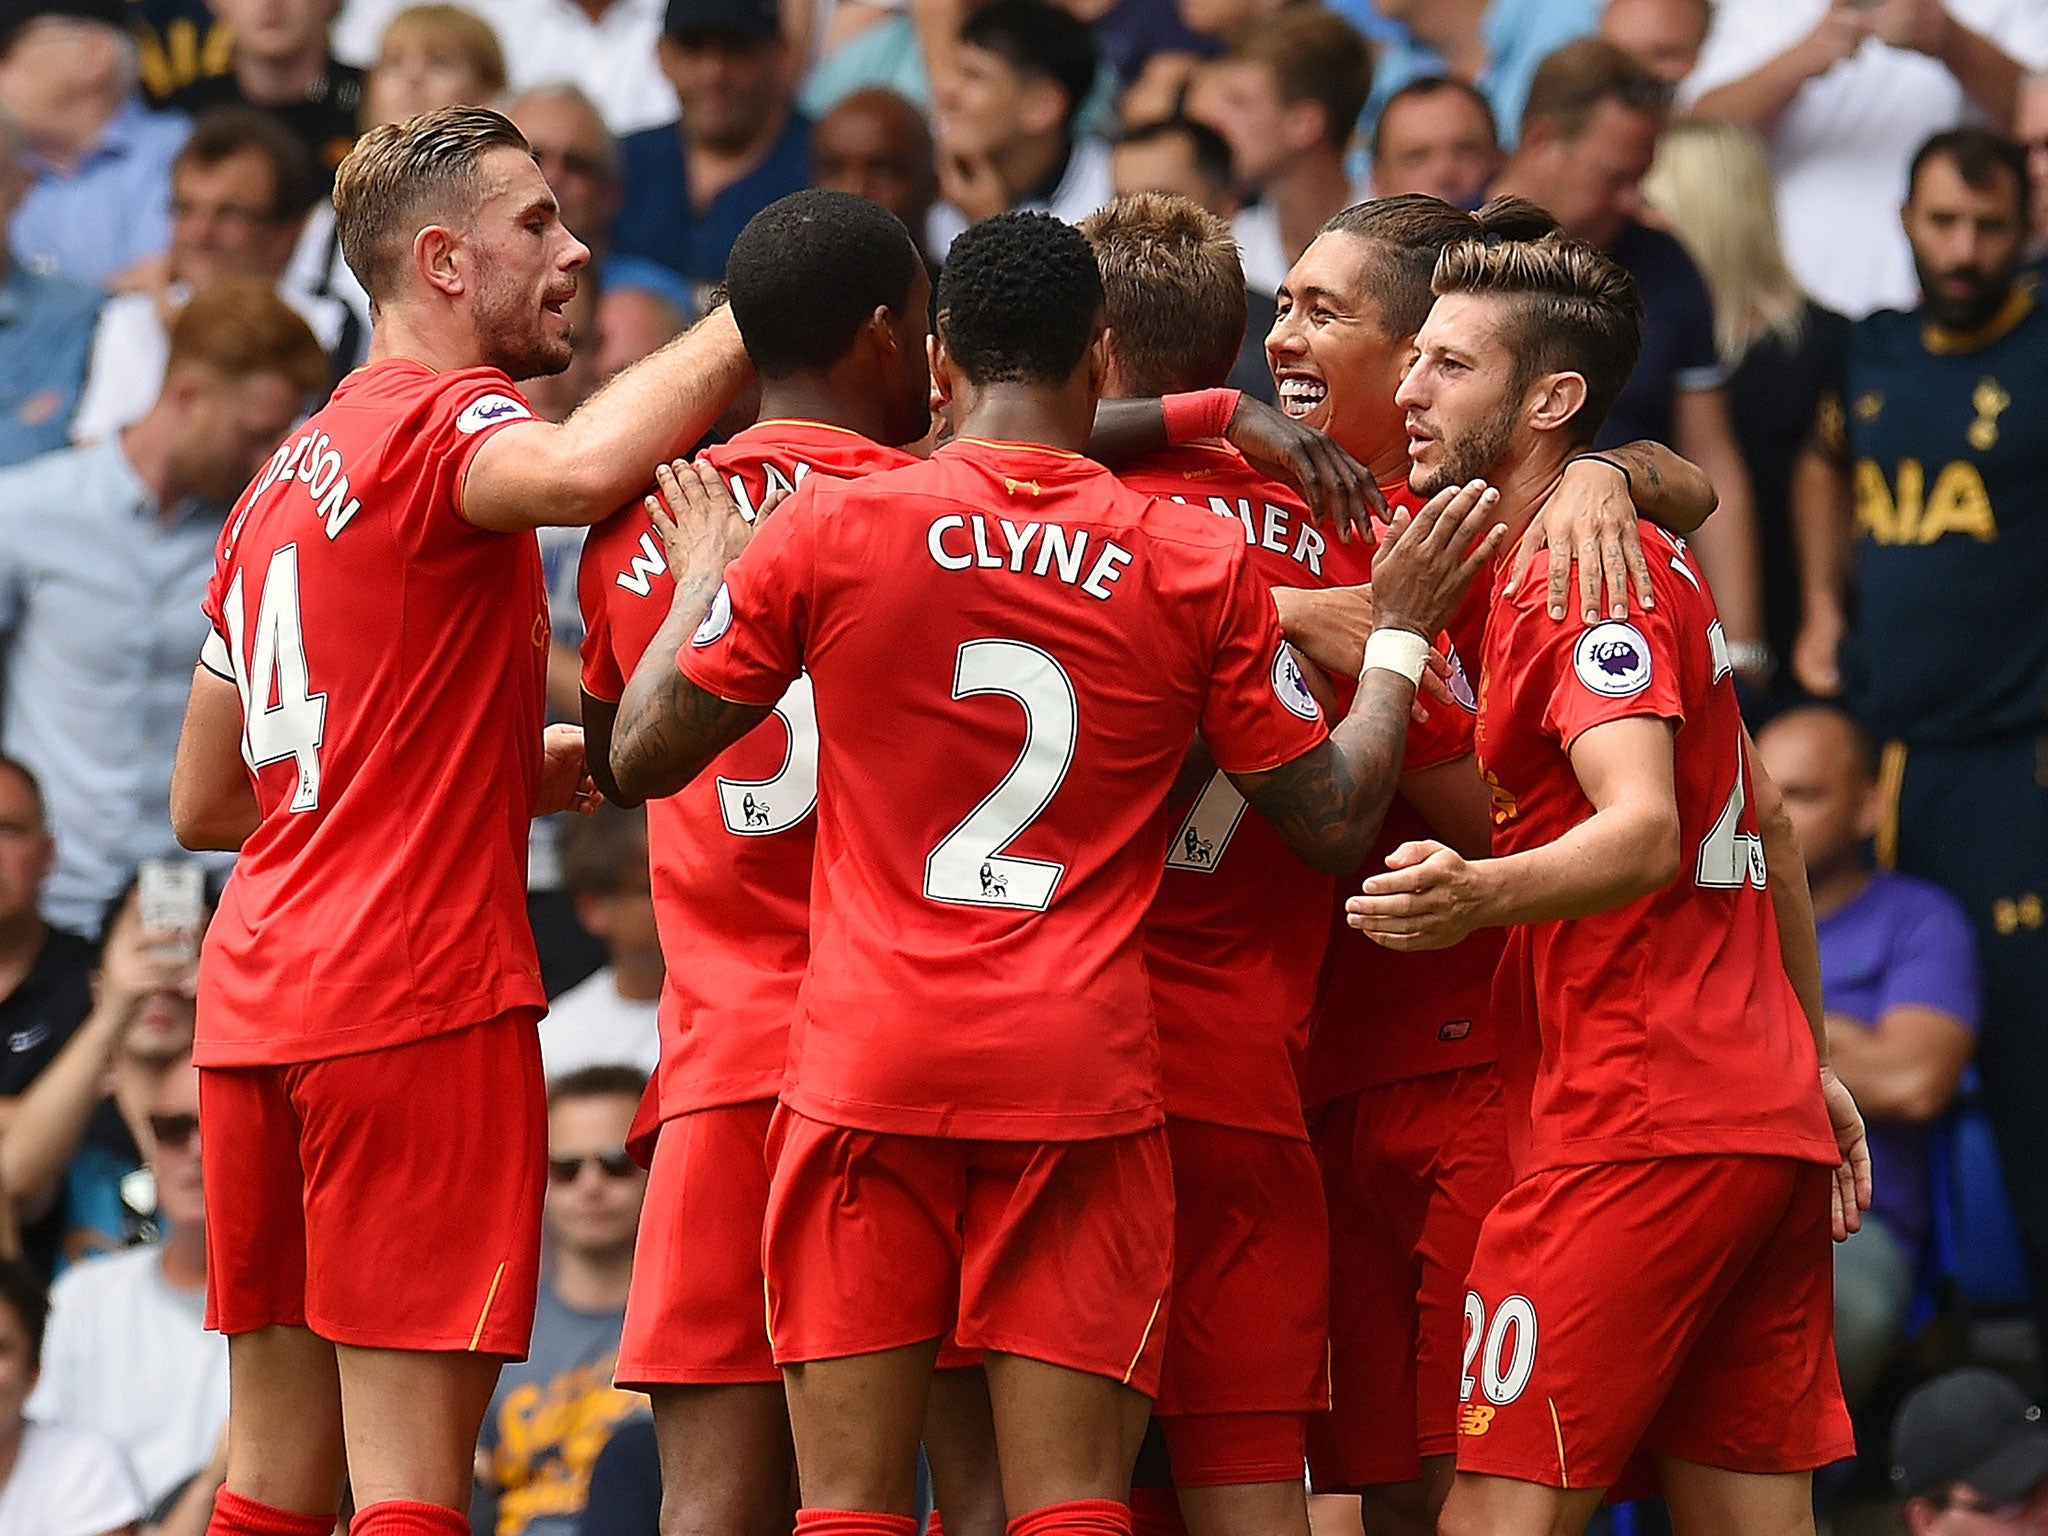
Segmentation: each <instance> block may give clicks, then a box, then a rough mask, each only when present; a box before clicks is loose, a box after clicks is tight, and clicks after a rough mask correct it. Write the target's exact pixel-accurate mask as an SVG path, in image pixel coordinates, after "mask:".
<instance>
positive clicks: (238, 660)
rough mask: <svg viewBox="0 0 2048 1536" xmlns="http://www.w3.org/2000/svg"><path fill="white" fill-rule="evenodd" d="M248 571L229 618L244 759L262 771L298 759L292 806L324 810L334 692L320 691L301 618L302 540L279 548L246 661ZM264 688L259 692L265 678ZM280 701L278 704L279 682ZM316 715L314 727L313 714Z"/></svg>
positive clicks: (225, 609)
mask: <svg viewBox="0 0 2048 1536" xmlns="http://www.w3.org/2000/svg"><path fill="white" fill-rule="evenodd" d="M244 574H245V572H244V571H242V570H237V571H236V572H235V579H234V580H233V581H232V582H230V583H229V585H228V591H227V596H226V598H225V599H224V600H223V601H222V603H221V617H222V618H224V619H225V620H226V621H227V626H228V662H229V670H230V671H232V672H233V673H234V675H235V688H236V690H237V691H238V692H240V694H241V695H242V760H243V761H244V762H246V763H247V764H248V765H249V767H250V768H251V769H252V770H254V769H260V768H267V767H269V766H270V765H271V764H272V763H281V762H283V761H284V760H285V759H286V758H292V759H294V760H295V763H296V766H297V770H298V783H297V785H296V786H295V787H294V789H293V791H292V798H291V801H290V803H289V809H291V810H293V811H311V810H317V809H318V808H319V805H320V748H321V745H322V744H323V742H324V741H325V738H326V731H327V695H326V694H324V693H314V692H313V691H312V672H311V669H310V667H309V666H308V665H307V661H306V637H305V625H304V623H303V621H302V620H301V619H300V617H299V546H298V545H297V544H285V545H281V546H280V547H279V548H277V549H276V550H274V551H273V552H272V553H271V556H270V564H269V566H268V567H267V568H266V570H265V571H264V575H263V595H262V597H261V598H260V599H258V601H257V605H256V634H255V637H254V643H253V645H252V646H251V647H250V654H249V655H248V656H247V659H246V660H245V659H244V651H243V645H242V641H243V636H244V631H245V628H246V625H245V622H244V620H245V614H246V612H247V609H246V600H245V598H244V597H243V594H242V578H243V575H244ZM259 679H260V680H261V682H262V692H261V693H260V695H259V693H258V692H257V688H256V684H257V682H258V680H259ZM273 682H275V683H276V685H277V703H275V704H272V703H271V702H270V692H271V684H272V683H273ZM309 714H310V725H309V724H308V716H309Z"/></svg>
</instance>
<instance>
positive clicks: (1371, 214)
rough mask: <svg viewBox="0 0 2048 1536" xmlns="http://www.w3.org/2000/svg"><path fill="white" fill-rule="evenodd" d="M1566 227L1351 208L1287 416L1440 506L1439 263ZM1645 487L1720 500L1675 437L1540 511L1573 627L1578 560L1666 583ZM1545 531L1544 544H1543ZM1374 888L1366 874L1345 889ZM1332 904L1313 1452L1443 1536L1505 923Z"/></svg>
mask: <svg viewBox="0 0 2048 1536" xmlns="http://www.w3.org/2000/svg"><path fill="white" fill-rule="evenodd" d="M1549 228H1551V221H1550V219H1549V218H1548V216H1547V215H1545V214H1543V213H1542V212H1541V211H1540V210H1537V209H1534V208H1532V207H1530V206H1529V205H1527V204H1518V203H1515V202H1512V201H1503V202H1501V203H1497V204H1492V205H1489V206H1488V207H1487V208H1486V209H1484V210H1482V211H1481V212H1480V213H1479V214H1477V215H1474V214H1468V213H1465V212H1462V211H1460V210H1458V209H1455V208H1452V207H1450V206H1449V205H1448V204H1446V203H1443V202H1440V201H1438V200H1437V199H1435V198H1432V197H1421V196H1403V197H1391V198H1382V199H1378V200H1375V201H1373V202H1369V203H1363V204H1360V205H1359V206H1358V207H1356V208H1350V209H1347V210H1345V211H1344V212H1343V213H1340V214H1339V215H1337V217H1336V218H1335V219H1333V220H1332V221H1331V223H1330V225H1329V227H1328V228H1326V229H1325V230H1324V232H1323V233H1322V234H1320V235H1318V236H1317V238H1316V239H1315V241H1314V242H1313V243H1312V244H1311V245H1310V247H1309V249H1308V250H1307V251H1306V252H1305V253H1304V254H1303V255H1302V257H1301V259H1300V260H1299V261H1298V262H1296V263H1295V266H1294V269H1293V270H1292V271H1291V272H1290V273H1289V274H1288V278H1287V282H1286V284H1285V285H1284V286H1283V287H1282V289H1281V293H1280V318H1279V320H1278V322H1277V323H1276V324H1275V325H1274V327H1273V330H1272V333H1271V335H1270V336H1269V337H1268V338H1267V344H1266V345H1267V357H1268V360H1269V361H1270V362H1271V364H1272V367H1273V372H1274V376H1275V378H1276V380H1277V381H1278V384H1279V388H1280V395H1281V401H1282V404H1283V407H1284V408H1285V409H1286V410H1287V411H1288V412H1289V414H1291V415H1294V416H1295V417H1297V418H1298V419H1301V420H1304V421H1306V422H1307V423H1309V424H1310V425H1312V426H1317V427H1320V428H1322V429H1323V430H1324V431H1326V432H1328V433H1329V434H1330V435H1331V436H1332V437H1334V438H1335V439H1336V440H1337V441H1338V442H1339V443H1340V444H1341V445H1342V446H1343V447H1345V448H1348V449H1350V450H1351V452H1353V453H1354V454H1356V455H1357V456H1358V457H1359V458H1360V459H1362V460H1364V461H1366V462H1367V463H1368V464H1369V465H1370V466H1371V467H1372V470H1373V472H1374V474H1375V475H1376V476H1377V478H1378V479H1379V480H1380V482H1381V489H1382V491H1383V492H1384V494H1385V495H1386V496H1387V498H1388V500H1389V503H1390V504H1392V505H1397V506H1415V505H1417V504H1419V499H1418V498H1417V497H1416V496H1415V495H1414V493H1413V492H1412V491H1410V490H1409V488H1408V484H1407V441H1408V440H1407V433H1406V432H1405V431H1404V430H1403V426H1402V413H1401V410H1400V407H1399V406H1397V405H1396V404H1395V403H1394V392H1395V390H1396V389H1397V388H1398V386H1399V384H1400V380H1401V375H1402V371H1403V370H1404V369H1405V368H1406V366H1407V363H1408V360H1409V359H1410V357H1411V356H1412V355H1413V352H1414V337H1415V332H1416V331H1417V330H1418V329H1419V328H1420V327H1421V325H1422V322H1423V320H1424V318H1425V317H1426V316H1427V315H1428V313H1429V309H1430V306H1431V304H1432V303H1433V302H1434V301H1435V300H1434V295H1433V294H1432V293H1431V292H1430V286H1429V285H1430V276H1431V273H1432V272H1433V270H1434V269H1435V266H1436V261H1437V257H1438V255H1439V254H1440V253H1441V251H1442V250H1443V249H1444V248H1445V246H1447V245H1449V244H1452V243H1454V242H1456V241H1458V240H1461V239H1467V238H1472V237H1474V236H1478V235H1486V236H1490V237H1493V238H1497V239H1517V238H1527V237H1532V236H1535V235H1540V234H1542V233H1544V232H1545V231H1547V230H1548V229H1549ZM1631 494H1635V495H1638V496H1640V498H1641V501H1642V503H1643V507H1642V511H1643V515H1645V516H1648V517H1652V518H1657V519H1662V520H1663V521H1664V522H1666V523H1667V524H1669V525H1670V526H1672V527H1674V528H1678V529H1688V528H1691V527H1694V526H1696V525H1697V524H1698V523H1699V521H1700V520H1701V519H1702V518H1703V517H1705V516H1706V515H1707V513H1708V512H1710V511H1711V510H1712V509H1713V504H1714V501H1713V492H1712V489H1711V487H1709V486H1708V485H1707V483H1706V480H1705V477H1704V476H1702V475H1701V474H1700V473H1699V472H1698V471H1697V470H1696V469H1694V468H1693V467H1692V466H1691V465H1689V464H1687V463H1686V462H1685V461H1684V460H1682V459H1679V458H1677V457H1676V456H1675V455H1673V454H1672V453H1670V452H1669V450H1667V449H1664V448H1662V447H1660V446H1659V445H1657V444H1652V443H1638V444H1631V445H1629V446H1628V447H1625V448H1620V449H1615V450H1613V451H1612V453H1611V454H1609V455H1606V456H1604V457H1603V459H1602V460H1600V461H1586V462H1574V463H1573V464H1571V465H1569V466H1567V468H1566V470H1565V474H1564V478H1563V481H1562V485H1561V487H1560V489H1559V491H1558V493H1557V494H1556V495H1555V496H1554V497H1552V498H1551V500H1550V501H1549V503H1547V504H1546V506H1545V507H1544V509H1543V512H1542V514H1541V515H1540V522H1543V523H1549V524H1551V525H1553V526H1557V527H1560V528H1562V529H1564V530H1566V531H1564V532H1562V533H1561V534H1560V535H1559V537H1558V538H1557V539H1556V540H1555V541H1554V542H1553V543H1552V544H1551V549H1550V554H1551V563H1550V568H1549V570H1550V578H1551V581H1550V588H1549V592H1550V596H1551V613H1552V616H1553V617H1554V618H1557V619H1560V620H1564V619H1565V618H1566V614H1565V596H1566V581H1567V574H1568V569H1569V567H1570V565H1571V564H1572V563H1573V556H1575V555H1576V556H1578V557H1579V559H1578V564H1579V573H1580V577H1581V582H1582V586H1581V600H1582V602H1584V603H1586V604H1592V603H1594V602H1595V600H1596V597H1597V592H1596V589H1595V586H1594V585H1593V583H1594V582H1595V581H1598V580H1602V579H1604V581H1605V584H1606V587H1607V591H1608V596H1609V601H1610V602H1614V601H1619V602H1623V603H1625V602H1626V600H1627V592H1626V590H1625V587H1626V583H1627V582H1628V580H1629V573H1630V571H1631V570H1633V571H1634V572H1635V573H1636V578H1635V579H1636V581H1637V583H1638V589H1639V590H1640V589H1641V587H1642V585H1643V584H1645V583H1647V581H1648V579H1649V578H1648V568H1647V565H1646V564H1645V562H1644V560H1643V557H1642V554H1641V551H1640V545H1639V542H1638V540H1637V537H1636V522H1635V519H1636V514H1637V508H1636V507H1635V506H1633V505H1631V500H1630V497H1631ZM1532 526H1536V525H1532ZM1537 542H1538V540H1537V538H1534V537H1532V538H1531V539H1528V540H1525V542H1524V546H1523V554H1524V557H1525V558H1526V557H1527V556H1528V555H1529V554H1530V553H1531V552H1532V551H1533V550H1534V548H1535V547H1536V544H1537ZM1488 599H1489V594H1487V593H1486V592H1485V591H1483V590H1479V589H1475V591H1474V592H1473V593H1472V594H1471V595H1470V596H1469V597H1468V598H1467V599H1466V602H1465V604H1464V606H1463V607H1462V608H1461V609H1460V610H1459V612H1458V613H1457V614H1456V615H1455V616H1454V617H1453V619H1452V620H1451V622H1450V624H1449V626H1448V635H1449V639H1450V642H1451V649H1452V655H1453V656H1454V657H1455V658H1456V659H1457V661H1458V663H1459V667H1458V674H1457V681H1458V682H1459V684H1460V685H1461V696H1462V698H1463V700H1464V702H1465V704H1466V706H1467V709H1468V710H1469V709H1470V708H1471V706H1472V705H1473V702H1474V701H1473V696H1472V693H1471V691H1470V681H1469V680H1470V679H1473V678H1476V677H1477V676H1478V675H1479V663H1480V658H1481V643H1482V639H1483V636H1484V634H1485V627H1486V613H1487V608H1488ZM1594 617H1597V612H1588V613H1587V618H1588V620H1589V621H1590V620H1591V619H1592V618H1594ZM1470 718H1471V717H1470V714H1469V713H1467V714H1466V716H1465V719H1466V722H1467V723H1468V725H1469V721H1470ZM1473 776H1474V770H1473V767H1472V763H1471V759H1470V756H1469V746H1468V748H1467V751H1466V753H1465V754H1462V755H1460V756H1458V758H1457V759H1456V760H1455V761H1448V762H1441V763H1439V764H1438V765H1436V766H1434V767H1419V768H1418V769H1417V771H1415V772H1412V773H1411V774H1410V775H1409V778H1408V780H1407V781H1405V782H1404V785H1403V794H1402V796H1401V798H1399V799H1397V800H1396V801H1395V803H1394V805H1393V806H1392V808H1391V809H1390V810H1389V811H1388V813H1387V820H1386V824H1385V826H1384V827H1383V828H1382V830H1381V835H1380V839H1379V842H1378V844H1377V845H1376V846H1375V848H1374V849H1373V852H1372V855H1371V857H1370V858H1369V859H1368V861H1367V866H1366V867H1367V870H1368V871H1377V870H1379V869H1381V868H1382V867H1383V866H1384V861H1385V858H1386V856H1387V855H1388V854H1389V853H1391V852H1392V851H1393V850H1394V849H1395V848H1397V847H1399V846H1400V845H1401V844H1402V843H1403V842H1406V841H1410V840H1413V839H1418V838H1424V837H1431V836H1444V832H1442V831H1437V830H1433V827H1432V823H1435V824H1436V825H1437V826H1441V827H1445V828H1449V827H1453V826H1455V825H1456V824H1455V823H1453V822H1451V821H1449V820H1448V819H1446V817H1445V815H1444V812H1443V811H1442V810H1441V809H1440V808H1439V804H1438V803H1433V801H1432V797H1434V801H1435V802H1441V800H1442V798H1443V796H1444V795H1445V794H1446V793H1447V792H1449V786H1451V785H1455V784H1464V783H1469V781H1470V780H1471V779H1472V778H1473ZM1445 840H1446V841H1448V842H1452V843H1453V844H1454V845H1456V846H1467V845H1466V844H1465V843H1464V842H1463V841H1462V840H1461V839H1460V838H1459V837H1456V836H1449V837H1445ZM1483 846H1484V845H1483V843H1482V844H1481V845H1480V846H1479V847H1478V848H1477V849H1474V848H1470V847H1468V848H1467V851H1483ZM1355 889H1356V887H1355V885H1352V884H1350V883H1348V882H1347V883H1346V885H1345V890H1344V891H1343V892H1342V893H1341V894H1346V895H1348V894H1350V892H1351V891H1352V890H1355ZM1329 916H1330V919H1331V922H1332V931H1331V934H1330V942H1329V946H1328V951H1327V954H1326V956H1325V958H1324V962H1323V975H1322V978H1321V984H1320V986H1319V988H1318V990H1317V997H1316V1004H1315V1017H1314V1021H1313V1027H1312V1029H1311V1032H1310V1039H1309V1049H1308V1057H1307V1063H1306V1066H1305V1068H1304V1071H1303V1074H1302V1094H1303V1099H1304V1101H1305V1103H1306V1105H1307V1107H1308V1110H1309V1117H1310V1126H1311V1129H1312V1134H1313V1137H1314V1140H1315V1148H1316V1155H1317V1158H1318V1160H1319V1161H1320V1163H1321V1164H1322V1169H1323V1177H1324V1182H1325V1193H1326V1198H1327V1202H1328V1210H1329V1220H1330V1243H1331V1266H1330V1267H1331V1274H1332V1275H1333V1277H1341V1284H1337V1285H1335V1286H1333V1289H1332V1293H1331V1313H1330V1358H1331V1375H1332V1382H1331V1399H1332V1411H1331V1412H1330V1413H1329V1414H1328V1415H1326V1416H1323V1417H1321V1418H1319V1419H1317V1420H1315V1421H1314V1422H1313V1424H1312V1426H1311V1431H1312V1432H1311V1442H1310V1461H1311V1465H1312V1467H1313V1470H1314V1484H1315V1487H1316V1490H1317V1491H1318V1492H1347V1493H1357V1494H1358V1495H1359V1496H1360V1500H1361V1508H1360V1515H1361V1518H1362V1521H1363V1524H1364V1528H1365V1530H1366V1532H1367V1533H1368V1536H1426V1533H1429V1532H1432V1531H1433V1530H1434V1529H1435V1521H1436V1511H1437V1509H1438V1508H1439V1507H1440V1506H1441V1505H1442V1502H1443V1498H1444V1495H1445V1493H1446V1492H1447V1491H1448V1489H1449V1487H1450V1480H1451V1472H1452V1453H1453V1452H1454V1450H1455V1448H1456V1427H1457V1413H1458V1388H1457V1382H1458V1376H1459V1361H1460V1348H1461V1344H1462V1340H1463V1334H1464V1297H1465V1276H1466V1271H1467V1269H1468V1267H1469V1266H1470V1263H1471V1257H1472V1248H1473V1245H1474V1243H1475V1242H1476V1241H1477V1240H1478V1234H1479V1223H1480V1220H1481V1218H1482V1217H1483V1216H1485V1214H1486V1212H1487V1211H1488V1210H1489V1209H1491V1208H1492V1206H1493V1203H1494V1202H1495V1201H1496V1200H1497V1199H1498V1198H1499V1197H1500V1196H1501V1195H1502V1194H1503V1193H1504V1192H1505V1191H1506V1189H1507V1187H1508V1183H1509V1146H1510V1141H1511V1139H1512V1137H1513V1134H1514V1132H1515V1128H1516V1126H1517V1125H1518V1123H1520V1122H1522V1121H1523V1120H1525V1119H1526V1089H1522V1090H1521V1091H1519V1092H1515V1091H1511V1090H1510V1088H1509V1087H1508V1085H1507V1084H1505V1083H1504V1081H1503V1074H1502V1072H1501V1071H1500V1070H1499V1069H1498V1068H1497V1067H1496V1065H1495V1063H1496V1058H1497V1056H1498V1055H1499V1052H1500V1050H1501V1047H1502V1042H1501V1041H1500V1039H1499V1037H1498V1033H1497V1031H1496V1030H1495V1028H1494V1019H1493V1011H1492V1006H1491V1003H1490V1000H1489V999H1490V994H1491V991H1492V986H1493V974H1494V970H1495V968H1496V965H1497V963H1498V960H1499V956H1500V945H1501V941H1500V939H1499V938H1498V936H1496V935H1494V934H1491V933H1478V934H1474V935H1473V936H1472V937H1470V938H1468V939H1467V940H1466V941H1465V942H1463V943H1461V944H1459V945H1458V946H1456V948H1454V949H1452V950H1449V951H1447V952H1444V953H1440V954H1412V955H1411V954H1396V953H1393V952H1391V951H1388V950H1385V949H1382V948H1379V947H1378V946H1376V945H1373V944H1371V943H1370V942H1368V941H1366V940H1365V939H1364V938H1363V937H1362V936H1360V935H1359V934H1357V933H1355V932H1353V931H1352V930H1350V929H1349V928H1347V927H1346V926H1345V925H1344V921H1343V911H1342V907H1341V904H1333V905H1332V907H1331V909H1329Z"/></svg>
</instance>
